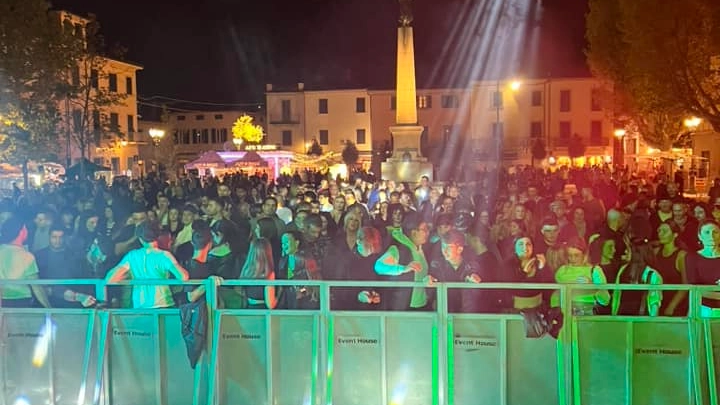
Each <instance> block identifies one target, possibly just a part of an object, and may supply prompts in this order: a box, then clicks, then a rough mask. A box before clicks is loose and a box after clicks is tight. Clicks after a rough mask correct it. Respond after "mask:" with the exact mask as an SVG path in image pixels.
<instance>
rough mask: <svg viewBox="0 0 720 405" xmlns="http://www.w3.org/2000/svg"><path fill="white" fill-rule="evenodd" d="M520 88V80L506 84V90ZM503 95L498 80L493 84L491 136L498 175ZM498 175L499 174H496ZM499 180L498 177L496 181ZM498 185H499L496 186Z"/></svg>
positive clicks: (500, 161) (500, 159)
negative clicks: (493, 116)
mask: <svg viewBox="0 0 720 405" xmlns="http://www.w3.org/2000/svg"><path fill="white" fill-rule="evenodd" d="M520 87H522V81H520V80H511V81H510V83H509V84H508V88H509V89H510V90H511V91H513V92H516V91H518V90H520ZM503 99H504V97H503V94H502V92H500V80H498V81H497V82H495V97H493V102H494V103H495V131H494V132H495V133H494V134H493V135H494V136H495V142H496V147H497V151H496V154H497V169H498V173H500V165H501V164H502V153H503V141H504V139H503V138H504V135H505V134H504V133H503V132H505V131H501V130H500V109H501V108H502V107H503V104H504V103H503ZM498 175H499V174H498ZM499 179H500V178H499V177H498V180H499ZM498 185H499V184H498Z"/></svg>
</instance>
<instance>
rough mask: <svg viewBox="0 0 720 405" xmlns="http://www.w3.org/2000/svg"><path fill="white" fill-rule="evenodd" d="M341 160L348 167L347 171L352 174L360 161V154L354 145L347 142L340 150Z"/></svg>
mask: <svg viewBox="0 0 720 405" xmlns="http://www.w3.org/2000/svg"><path fill="white" fill-rule="evenodd" d="M341 155H342V160H343V163H345V164H346V165H347V167H348V171H350V172H352V171H353V170H354V169H355V165H356V164H357V162H358V159H360V152H359V151H358V149H357V146H355V144H354V143H352V142H350V141H347V142H345V147H344V148H343V150H342V154H341Z"/></svg>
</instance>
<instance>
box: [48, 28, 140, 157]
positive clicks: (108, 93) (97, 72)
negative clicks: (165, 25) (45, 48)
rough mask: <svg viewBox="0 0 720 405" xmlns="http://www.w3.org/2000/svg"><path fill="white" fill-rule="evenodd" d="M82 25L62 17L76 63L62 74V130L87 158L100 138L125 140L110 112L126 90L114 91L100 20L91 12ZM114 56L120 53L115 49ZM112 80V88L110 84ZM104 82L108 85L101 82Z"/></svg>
mask: <svg viewBox="0 0 720 405" xmlns="http://www.w3.org/2000/svg"><path fill="white" fill-rule="evenodd" d="M88 19H89V21H88V23H87V24H85V25H84V26H83V27H82V29H81V28H80V27H75V26H73V24H72V23H71V22H70V21H63V22H62V23H63V30H64V31H66V32H74V34H75V35H74V36H73V38H74V39H73V41H72V42H71V43H72V46H73V57H74V59H75V60H76V66H75V67H73V68H72V69H69V70H68V71H67V73H66V74H65V76H64V77H63V82H62V83H63V86H62V87H63V90H64V91H65V95H66V109H67V110H66V111H65V114H66V117H65V121H66V122H65V126H66V127H65V128H64V129H65V131H66V136H67V135H69V136H70V138H71V139H72V140H73V142H74V143H75V145H77V147H78V149H79V150H80V157H81V158H89V157H90V150H91V148H92V146H100V144H101V142H102V139H112V138H113V137H116V138H119V139H121V140H126V134H123V133H121V132H120V130H119V122H118V120H119V117H118V116H117V115H112V113H111V112H110V111H111V109H112V108H113V107H116V106H119V105H121V104H123V103H124V102H125V99H126V98H127V95H126V94H123V93H120V92H118V91H117V90H118V88H117V86H118V83H117V82H118V77H117V75H115V76H114V78H112V79H111V73H110V72H108V69H107V67H108V63H112V62H110V60H109V59H108V58H107V57H106V56H104V55H105V53H106V50H105V41H104V38H103V37H102V35H100V24H99V23H98V21H97V19H96V18H95V16H94V15H90V16H89V17H88ZM113 56H114V57H115V58H121V57H122V51H117V52H116V54H115V55H113ZM113 81H114V86H115V88H111V86H112V84H111V83H112V82H113ZM104 83H108V86H104V85H102V84H104Z"/></svg>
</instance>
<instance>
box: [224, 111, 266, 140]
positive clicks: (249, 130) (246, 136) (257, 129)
mask: <svg viewBox="0 0 720 405" xmlns="http://www.w3.org/2000/svg"><path fill="white" fill-rule="evenodd" d="M232 134H233V138H236V139H242V140H243V142H247V143H260V142H262V140H263V137H264V136H265V134H264V132H263V129H262V127H261V126H260V125H255V124H253V118H252V117H251V116H249V115H247V114H243V115H242V116H241V117H240V118H238V119H237V121H235V124H233V127H232Z"/></svg>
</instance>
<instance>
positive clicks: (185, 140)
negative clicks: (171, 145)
mask: <svg viewBox="0 0 720 405" xmlns="http://www.w3.org/2000/svg"><path fill="white" fill-rule="evenodd" d="M180 143H183V144H185V145H188V144H190V131H189V130H187V129H186V130H185V131H183V133H182V142H180Z"/></svg>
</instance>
